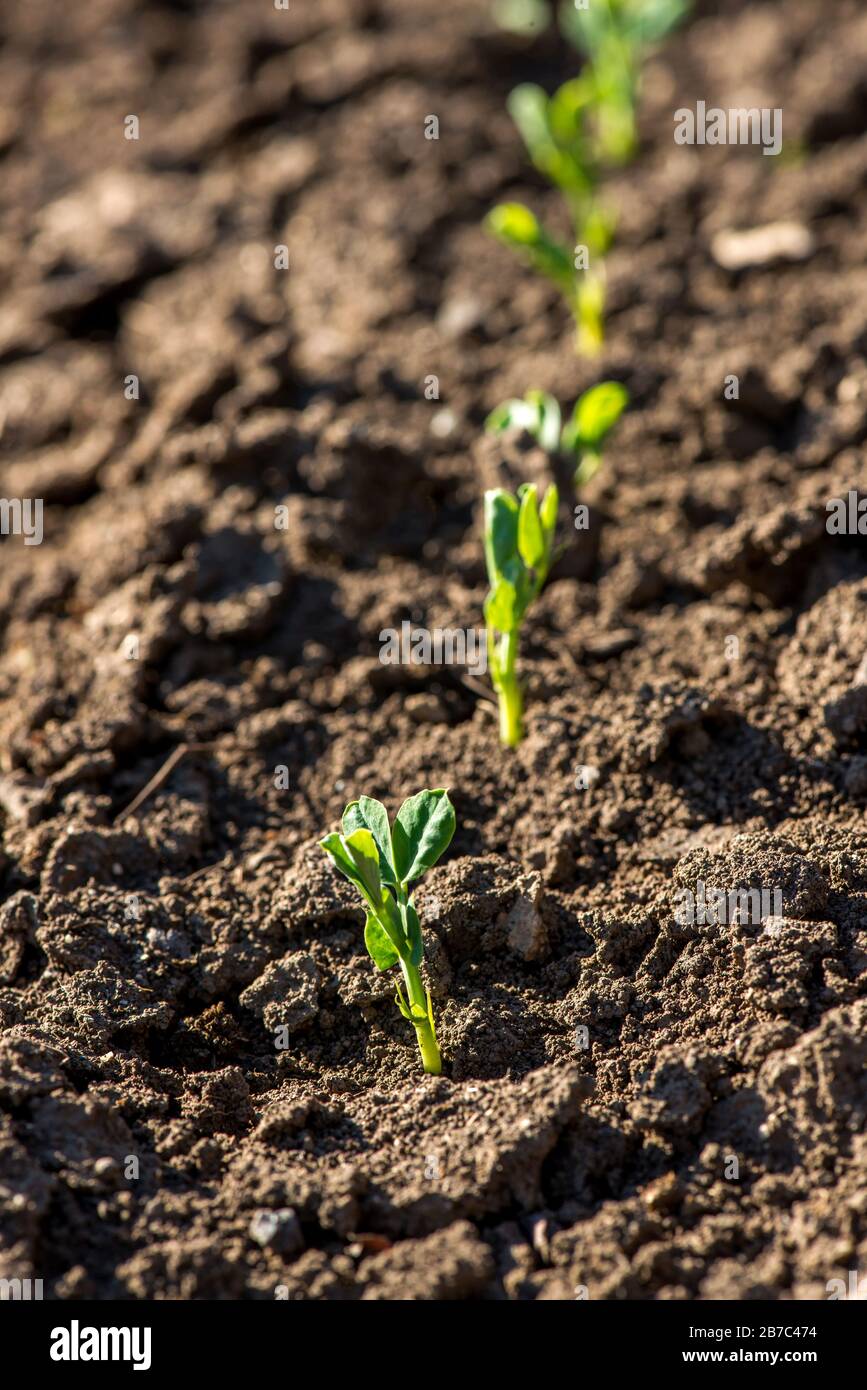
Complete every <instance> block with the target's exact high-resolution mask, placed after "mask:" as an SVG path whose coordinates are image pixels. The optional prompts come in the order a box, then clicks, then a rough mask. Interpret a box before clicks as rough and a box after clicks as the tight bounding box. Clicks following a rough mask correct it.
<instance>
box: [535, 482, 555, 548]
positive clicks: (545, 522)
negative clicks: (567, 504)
mask: <svg viewBox="0 0 867 1390" xmlns="http://www.w3.org/2000/svg"><path fill="white" fill-rule="evenodd" d="M559 505H560V494H559V493H558V491H557V487H556V484H555V483H551V484H550V485H549V486H548V487H547V488H546V489H545V496H544V497H543V498H542V505H541V507H540V508H539V520H540V521H541V523H542V530H543V531H544V533H545V542H546V546H545V548H546V551H547V553H548V554H550V551H551V542H552V541H553V539H554V532H555V530H556V529H557V508H558V506H559Z"/></svg>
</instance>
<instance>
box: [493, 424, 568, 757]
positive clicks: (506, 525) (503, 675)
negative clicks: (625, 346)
mask: <svg viewBox="0 0 867 1390" xmlns="http://www.w3.org/2000/svg"><path fill="white" fill-rule="evenodd" d="M549 399H550V397H549ZM555 404H556V403H555ZM557 415H558V418H559V409H558V411H557ZM557 505H558V495H557V489H556V487H554V486H553V485H552V486H550V487H549V488H548V489H547V490H546V492H545V496H544V497H543V498H542V502H541V505H540V503H539V500H538V492H537V489H536V486H535V484H532V483H522V484H521V486H520V487H519V488H518V495H517V497H515V496H513V494H512V493H511V492H507V491H506V490H505V489H504V488H493V489H491V490H490V491H489V492H486V493H485V564H486V566H487V571H488V582H489V584H490V586H491V587H490V592H489V593H488V596H487V598H486V599H485V623H486V625H487V634H488V667H489V670H490V672H491V679H492V681H493V685H494V689H495V691H496V692H497V701H498V703H499V710H500V742H501V743H502V744H504V745H505V746H506V747H507V748H514V747H515V745H516V744H518V743H520V741H521V739H522V738H523V736H524V702H523V696H522V693H521V685H520V682H519V680H518V672H517V658H518V637H519V635H520V631H521V625H522V623H523V621H524V616H525V614H526V612H527V609H528V608H529V606H530V604H531V603H532V602H533V600H534V599H535V598H536V597H538V594H539V592H540V591H541V588H542V585H543V584H544V583H545V580H546V579H547V577H548V571H549V569H550V568H551V561H552V549H553V542H554V531H555V529H556V525H557Z"/></svg>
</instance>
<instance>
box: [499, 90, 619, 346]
mask: <svg viewBox="0 0 867 1390" xmlns="http://www.w3.org/2000/svg"><path fill="white" fill-rule="evenodd" d="M593 98H594V91H593V86H592V84H591V83H590V82H589V81H588V80H587V78H586V77H584V76H582V77H577V78H574V79H573V80H572V81H570V82H565V83H564V84H563V86H562V87H559V88H558V90H557V91H556V92H555V93H554V95H553V96H552V97H549V96H548V95H547V93H546V92H544V91H543V89H542V88H541V87H537V86H535V85H534V84H533V83H529V82H527V83H523V84H522V85H521V86H520V87H516V88H515V90H514V91H513V92H511V93H510V95H509V98H508V107H509V113H510V115H511V117H512V119H513V121H514V122H515V125H516V126H517V127H518V130H519V132H520V134H521V137H522V139H523V141H524V144H525V145H526V147H527V152H528V154H529V155H530V159H531V160H532V162H533V164H534V165H535V166H536V168H537V169H538V170H539V172H540V173H541V174H543V175H544V176H545V178H547V179H548V180H549V181H550V182H551V183H553V184H554V185H555V187H557V188H559V190H560V192H561V193H562V194H563V198H564V201H565V203H566V206H567V208H568V211H569V216H570V220H571V223H572V230H573V235H574V241H575V245H574V246H569V245H566V244H565V243H564V242H562V241H560V240H558V239H557V238H556V237H554V236H552V235H550V233H549V232H547V231H546V229H545V228H544V227H543V226H542V224H541V223H540V222H539V220H538V218H537V217H536V215H535V213H533V212H531V211H530V209H529V208H528V207H525V206H524V204H523V203H500V204H499V205H498V206H497V207H495V208H493V209H492V211H491V212H489V213H488V216H487V219H486V225H487V227H488V230H489V231H491V232H492V233H493V235H494V236H495V237H497V238H498V239H499V240H500V241H502V242H504V243H505V245H506V246H510V247H512V249H513V250H515V251H517V252H518V253H519V254H521V255H522V256H524V257H525V259H527V260H528V261H529V262H530V264H531V265H532V266H533V267H534V268H535V269H536V270H538V271H539V272H540V273H541V274H542V275H544V276H546V278H547V279H549V280H550V281H551V282H552V283H553V284H554V285H556V286H557V288H558V289H559V290H560V292H561V293H562V295H563V296H564V298H565V300H566V302H567V304H568V305H569V308H570V310H571V312H572V314H573V316H574V319H575V323H576V332H577V337H576V346H577V350H578V352H580V353H585V354H586V355H588V356H592V355H593V354H595V353H596V352H598V351H599V348H600V347H601V345H602V341H603V338H604V323H603V318H604V309H605V278H604V276H605V272H604V264H603V262H604V257H605V255H606V253H607V251H608V248H609V246H610V245H611V240H612V237H613V234H614V224H613V222H612V219H611V217H610V216H609V214H608V213H607V212H605V211H604V209H603V208H602V207H601V206H600V204H599V200H598V184H599V178H600V172H601V171H600V166H599V163H598V161H597V159H596V158H595V156H594V153H593V148H592V141H591V138H590V132H589V127H588V117H589V114H590V111H591V109H592V104H593Z"/></svg>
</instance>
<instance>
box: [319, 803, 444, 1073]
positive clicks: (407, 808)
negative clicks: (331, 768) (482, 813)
mask: <svg viewBox="0 0 867 1390" xmlns="http://www.w3.org/2000/svg"><path fill="white" fill-rule="evenodd" d="M342 825H343V834H342V835H338V834H337V833H334V834H331V835H326V836H325V839H324V840H320V842H319V843H320V844H321V846H322V848H323V849H324V850H325V853H326V854H327V855H328V857H329V859H330V860H331V862H332V863H333V864H334V866H335V868H337V869H338V870H339V871H340V873H342V874H343V876H344V877H345V878H348V879H349V881H350V883H354V884H355V887H356V888H357V889H358V891H359V893H360V894H361V896H362V899H363V900H364V904H365V908H366V911H367V921H366V922H365V925H364V944H365V946H366V947H367V950H368V954H369V955H370V957H371V959H372V960H373V963H374V965H375V966H376V967H377V969H378V970H389V969H391V967H392V966H393V965H398V964H399V965H400V969H401V974H402V975H403V982H404V986H405V988H406V993H405V994H404V991H403V990H402V989H401V987H400V984H399V983H397V985H396V994H395V1003H396V1004H397V1007H398V1008H399V1009H400V1012H401V1013H402V1014H403V1016H404V1018H405V1019H407V1020H408V1021H409V1022H410V1023H411V1024H412V1025H413V1027H414V1028H415V1032H416V1037H417V1039H418V1046H419V1051H420V1052H421V1059H422V1063H423V1064H424V1069H425V1071H426V1072H429V1073H430V1074H431V1075H432V1076H438V1075H439V1073H440V1071H441V1070H442V1063H441V1060H440V1051H439V1046H438V1044H437V1038H436V1031H435V1029H434V1019H433V1008H432V1005H431V998H430V990H428V989H426V988H425V987H424V985H423V984H422V979H421V974H420V973H419V967H420V966H421V962H422V957H423V955H424V942H423V940H422V934H421V923H420V922H419V918H418V913H417V912H416V910H415V906H414V904H413V900H412V893H411V891H410V884H411V883H413V882H414V881H415V880H417V879H419V878H421V876H422V874H423V873H425V872H426V870H427V869H430V868H431V867H432V866H433V865H434V864H435V863H436V862H437V860H438V859H439V858H440V856H441V855H442V854H444V853H445V851H446V850H447V849H448V847H449V845H450V844H451V840H452V836H453V835H454V833H455V811H454V807H453V806H452V803H451V801H450V800H449V795H448V792H447V791H444V790H443V789H442V788H439V789H437V790H435V791H421V792H418V793H417V795H416V796H410V797H408V798H407V800H406V801H405V802H404V803H403V805H402V806H401V808H400V810H399V811H398V813H397V816H396V817H395V821H394V825H393V826H391V827H390V826H389V823H388V812H387V811H386V809H385V807H384V806H383V804H382V802H381V801H375V800H374V798H373V797H370V796H362V797H359V799H358V800H357V801H350V803H349V805H348V806H347V807H346V810H345V811H344V812H343V822H342Z"/></svg>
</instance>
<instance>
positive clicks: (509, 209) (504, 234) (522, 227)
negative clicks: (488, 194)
mask: <svg viewBox="0 0 867 1390" xmlns="http://www.w3.org/2000/svg"><path fill="white" fill-rule="evenodd" d="M486 220H487V223H488V226H489V227H490V229H491V231H492V232H493V233H494V235H495V236H498V237H499V238H500V240H501V241H504V242H506V244H507V245H509V246H519V247H522V248H525V249H529V248H530V247H533V246H535V245H536V242H537V241H538V240H539V235H540V233H541V227H540V226H539V221H538V218H537V217H536V215H535V213H532V212H531V211H530V209H529V208H527V207H525V206H524V204H523V203H499V204H498V205H497V207H495V208H492V209H491V211H490V212H489V213H488V216H487V219H486Z"/></svg>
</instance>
